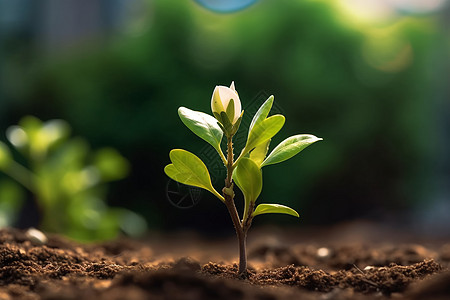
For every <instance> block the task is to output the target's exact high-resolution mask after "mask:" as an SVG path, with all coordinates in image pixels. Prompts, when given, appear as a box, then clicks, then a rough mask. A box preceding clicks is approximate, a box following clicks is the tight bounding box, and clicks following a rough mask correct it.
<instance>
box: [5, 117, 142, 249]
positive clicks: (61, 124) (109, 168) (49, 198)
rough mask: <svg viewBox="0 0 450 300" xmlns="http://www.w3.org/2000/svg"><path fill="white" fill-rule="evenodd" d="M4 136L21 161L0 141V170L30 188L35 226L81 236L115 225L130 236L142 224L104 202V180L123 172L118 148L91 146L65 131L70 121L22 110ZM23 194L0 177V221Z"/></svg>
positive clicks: (12, 213)
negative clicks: (22, 114)
mask: <svg viewBox="0 0 450 300" xmlns="http://www.w3.org/2000/svg"><path fill="white" fill-rule="evenodd" d="M6 136H7V138H8V140H9V142H10V143H11V145H12V146H13V147H14V148H15V149H16V150H17V151H18V152H19V153H20V154H21V155H22V157H23V158H25V160H26V165H27V167H25V166H24V165H22V164H20V163H19V162H17V161H16V160H15V159H14V157H13V151H11V149H10V147H8V145H7V144H5V143H3V142H0V171H2V172H4V173H5V174H7V175H8V176H9V177H11V178H12V179H14V180H15V182H17V183H19V184H20V185H22V187H24V188H26V189H28V190H29V191H30V192H31V193H32V194H33V196H34V199H35V201H36V204H37V206H38V207H39V209H40V215H41V225H40V226H41V229H43V230H45V231H49V232H56V233H61V234H65V235H67V236H69V237H71V238H75V239H78V240H83V241H90V240H105V239H111V238H114V237H115V236H117V234H118V233H119V232H120V231H123V232H124V233H126V234H128V235H132V236H135V235H139V234H141V233H143V232H144V231H145V230H146V222H145V220H144V219H143V218H142V217H141V216H139V215H138V214H136V213H134V212H131V211H129V210H126V209H123V208H112V207H109V206H108V205H107V204H106V203H105V200H104V198H105V195H106V191H107V189H106V185H105V183H107V182H110V181H114V180H119V179H122V178H124V177H126V176H127V174H128V172H129V163H128V161H127V160H126V159H125V158H124V157H122V156H121V155H120V154H119V152H118V151H116V150H115V149H113V148H103V149H100V150H97V151H92V150H91V149H90V148H89V145H88V143H87V142H86V141H85V140H84V139H82V138H78V137H70V126H69V125H68V124H67V123H66V122H65V121H63V120H49V121H46V122H42V121H41V120H39V119H38V118H36V117H33V116H26V117H24V118H22V119H21V120H20V121H19V124H18V125H14V126H11V127H9V128H8V129H7V131H6ZM24 195H25V194H24V193H23V191H22V190H21V188H20V186H19V185H18V184H16V183H14V182H13V181H11V180H8V179H7V180H3V181H1V182H0V225H1V226H9V225H13V224H14V222H15V221H16V219H17V214H18V213H19V212H20V209H21V207H22V205H23V203H24V201H23V198H24Z"/></svg>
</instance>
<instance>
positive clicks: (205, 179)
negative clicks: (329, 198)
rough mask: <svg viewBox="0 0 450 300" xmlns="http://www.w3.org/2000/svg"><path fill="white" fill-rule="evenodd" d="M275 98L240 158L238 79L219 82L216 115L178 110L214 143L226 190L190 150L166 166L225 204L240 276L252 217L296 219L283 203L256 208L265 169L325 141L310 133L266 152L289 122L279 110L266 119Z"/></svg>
mask: <svg viewBox="0 0 450 300" xmlns="http://www.w3.org/2000/svg"><path fill="white" fill-rule="evenodd" d="M273 99H274V98H273V96H270V97H269V98H268V99H267V100H266V101H265V102H264V103H263V105H262V106H261V107H260V108H259V110H258V111H257V112H256V114H255V115H254V117H253V120H252V122H251V124H250V127H249V130H248V137H247V142H246V144H245V146H244V148H243V149H242V151H241V153H240V155H239V156H238V158H237V159H234V153H233V137H234V135H235V134H236V132H237V131H238V129H239V125H240V124H241V120H242V116H243V114H244V111H241V101H240V99H239V95H238V93H237V91H236V89H235V87H234V82H232V83H231V86H230V87H225V86H216V88H215V89H214V92H213V95H212V99H211V110H212V112H213V114H214V117H213V116H210V115H208V114H205V113H202V112H198V111H193V110H190V109H188V108H185V107H180V108H179V109H178V115H179V116H180V119H181V121H182V122H183V123H184V124H185V125H186V126H187V127H188V128H189V129H190V130H191V131H192V132H193V133H195V134H196V135H198V136H199V137H200V138H202V139H203V140H205V141H206V142H208V143H209V144H210V145H211V146H212V147H214V149H216V151H217V153H218V154H219V156H220V158H221V160H222V162H223V164H224V166H225V168H226V170H227V176H226V178H225V187H224V188H223V189H222V193H219V192H218V191H216V189H215V188H214V187H213V185H212V183H211V178H210V175H209V172H208V169H207V167H206V165H205V164H204V163H203V162H202V161H201V159H200V158H198V157H197V156H195V155H194V154H192V153H190V152H188V151H186V150H182V149H173V150H172V151H170V160H171V162H172V163H171V164H169V165H167V166H166V167H165V168H164V172H165V173H166V174H167V176H169V177H170V178H172V179H173V180H175V181H178V182H180V183H183V184H186V185H191V186H196V187H200V188H203V189H205V190H208V191H210V192H211V193H212V194H213V195H214V196H216V197H217V198H219V200H220V201H222V202H223V203H224V204H225V206H226V207H227V209H228V212H229V213H230V216H231V219H232V221H233V224H234V228H235V229H236V234H237V238H238V242H239V271H238V272H239V276H241V277H245V276H246V274H247V254H246V239H247V232H248V230H249V228H250V226H251V223H252V220H253V218H254V217H255V216H257V215H261V214H268V213H280V214H288V215H292V216H295V217H298V213H297V212H296V211H295V210H293V209H292V208H290V207H287V206H284V205H281V204H259V205H258V206H256V200H257V199H258V196H259V195H260V193H261V190H262V171H261V168H262V167H265V166H268V165H272V164H276V163H280V162H283V161H285V160H287V159H289V158H291V157H293V156H294V155H296V154H297V153H299V152H300V151H302V150H303V149H305V148H306V147H308V146H309V145H311V144H313V143H315V142H317V141H320V140H322V139H321V138H317V137H315V136H313V135H310V134H300V135H294V136H291V137H289V138H287V139H285V140H284V141H282V142H281V143H280V144H279V145H278V146H276V147H275V148H274V149H273V150H272V152H270V154H269V155H267V153H268V149H269V144H270V140H271V138H272V137H273V136H274V135H275V134H277V132H278V131H279V130H280V129H281V128H282V127H283V125H284V121H285V118H284V116H282V115H279V114H278V115H273V116H270V117H268V115H269V112H270V109H271V108H272V104H273ZM223 135H225V137H226V144H227V149H226V155H225V154H224V153H223V152H222V149H221V146H220V144H221V141H222V137H223ZM234 183H236V185H237V186H238V187H239V189H240V190H241V191H242V193H243V195H244V201H245V203H244V204H245V205H244V212H243V214H242V218H240V217H239V214H238V212H237V210H236V206H235V202H234V195H235V194H234Z"/></svg>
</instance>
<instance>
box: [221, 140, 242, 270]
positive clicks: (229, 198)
mask: <svg viewBox="0 0 450 300" xmlns="http://www.w3.org/2000/svg"><path fill="white" fill-rule="evenodd" d="M227 139H228V140H227V178H226V179H225V188H224V189H223V196H224V198H225V205H226V206H227V209H228V212H229V213H230V216H231V220H232V221H233V225H234V229H235V230H236V235H237V238H238V244H239V271H238V275H239V276H240V277H242V278H245V277H246V276H247V250H246V239H247V230H244V227H243V225H242V223H241V221H240V219H239V214H238V212H237V209H236V205H235V204H234V191H233V180H232V175H233V169H234V166H233V141H232V139H233V137H232V136H231V137H227Z"/></svg>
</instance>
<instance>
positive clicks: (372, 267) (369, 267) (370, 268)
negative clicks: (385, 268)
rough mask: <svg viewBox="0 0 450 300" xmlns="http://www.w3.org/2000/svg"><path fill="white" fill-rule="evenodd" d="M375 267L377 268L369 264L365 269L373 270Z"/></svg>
mask: <svg viewBox="0 0 450 300" xmlns="http://www.w3.org/2000/svg"><path fill="white" fill-rule="evenodd" d="M373 269H375V267H374V266H367V267H365V268H364V271H371V270H373Z"/></svg>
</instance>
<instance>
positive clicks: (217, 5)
mask: <svg viewBox="0 0 450 300" xmlns="http://www.w3.org/2000/svg"><path fill="white" fill-rule="evenodd" d="M195 2H197V3H198V4H200V5H201V6H203V7H205V8H207V9H209V10H212V11H214V12H220V13H230V12H235V11H239V10H242V9H244V8H247V7H249V6H250V5H252V4H254V3H255V2H257V0H195Z"/></svg>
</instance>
